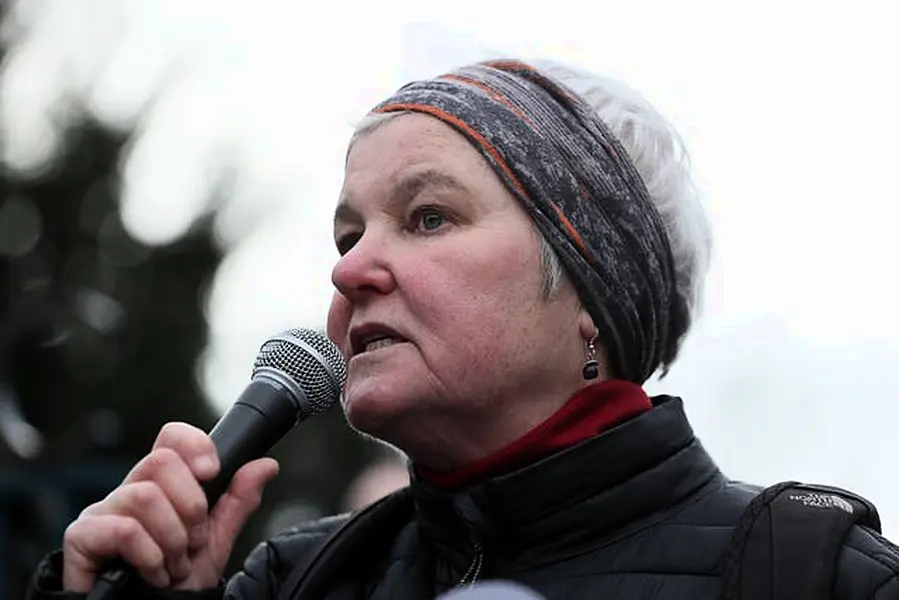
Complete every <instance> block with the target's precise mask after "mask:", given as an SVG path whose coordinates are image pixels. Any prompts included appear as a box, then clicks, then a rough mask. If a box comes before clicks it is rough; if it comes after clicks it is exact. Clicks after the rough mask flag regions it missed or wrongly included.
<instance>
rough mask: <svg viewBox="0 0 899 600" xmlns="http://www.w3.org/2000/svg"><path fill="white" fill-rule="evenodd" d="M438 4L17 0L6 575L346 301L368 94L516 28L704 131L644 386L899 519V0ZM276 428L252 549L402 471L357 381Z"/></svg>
mask: <svg viewBox="0 0 899 600" xmlns="http://www.w3.org/2000/svg"><path fill="white" fill-rule="evenodd" d="M422 4H427V3H414V2H406V1H400V2H398V3H393V4H392V5H391V8H390V9H389V10H385V9H380V8H378V7H377V5H371V4H370V3H361V2H360V3H355V4H354V3H353V2H350V3H339V4H331V5H326V4H322V5H321V6H317V7H316V8H315V10H314V11H313V10H312V9H310V8H309V7H308V6H306V5H304V4H303V3H298V2H285V1H283V0H281V1H278V0H257V1H256V2H255V3H252V4H250V3H247V2H237V1H235V0H219V1H217V2H212V1H210V0H194V1H185V0H80V1H75V0H18V1H10V0H6V1H5V2H3V3H2V4H0V7H2V8H0V11H2V16H0V18H2V25H0V53H2V61H0V65H2V66H0V132H2V138H0V139H2V148H0V151H2V153H0V159H2V160H0V168H2V182H0V185H2V186H3V187H2V189H0V596H2V597H9V598H18V597H21V596H22V590H23V588H24V585H25V581H26V578H27V576H28V574H29V573H30V572H31V570H32V569H33V567H34V565H35V564H36V563H37V562H38V560H39V559H40V557H41V556H42V555H43V554H44V553H45V552H47V551H49V550H51V549H53V548H55V547H57V546H58V545H59V543H60V539H61V535H62V532H63V530H64V528H65V526H66V525H67V524H68V522H69V521H71V520H72V519H73V518H74V517H75V516H77V514H78V512H79V511H80V510H81V509H82V508H83V507H84V506H85V505H87V504H89V503H91V502H94V501H96V500H98V499H100V498H102V497H103V496H104V495H105V494H106V493H108V491H109V490H110V489H111V488H112V487H114V486H115V485H116V484H117V483H118V481H119V480H120V479H121V478H122V476H123V475H124V474H125V473H126V472H127V470H128V469H129V468H130V466H131V465H132V464H133V463H134V462H135V461H136V460H137V459H138V458H140V457H141V456H142V455H144V454H145V453H146V451H147V450H148V449H149V447H150V445H151V444H152V441H153V439H154V437H155V435H156V433H157V431H158V429H159V427H160V426H161V425H162V424H163V423H165V422H167V421H170V420H181V421H187V422H190V423H193V424H195V425H197V426H200V427H203V428H209V427H211V425H212V424H213V423H214V422H215V420H216V419H217V418H218V417H219V416H220V415H221V413H222V412H223V411H224V410H225V409H226V408H227V407H228V406H230V404H231V403H232V402H233V400H234V399H235V398H236V396H237V395H238V394H239V392H240V391H241V390H242V389H243V387H244V386H245V384H246V382H247V380H248V377H249V369H250V366H251V364H252V361H253V358H254V357H255V355H256V351H257V349H258V348H259V345H260V344H261V343H262V341H264V340H265V338H267V337H268V336H270V335H272V334H273V333H276V332H277V331H280V330H283V329H286V328H288V327H294V326H299V327H312V328H319V327H322V326H323V325H324V318H325V313H326V309H327V304H328V302H329V300H330V295H331V289H332V288H331V285H330V280H329V272H330V269H331V266H332V264H333V262H334V260H335V259H336V256H337V255H336V252H335V251H334V249H333V243H332V241H331V230H330V215H331V211H332V210H333V207H334V204H335V202H336V197H337V192H338V190H339V187H340V184H341V175H342V165H343V154H344V151H345V147H346V143H347V141H348V139H349V136H350V134H351V132H352V125H353V123H354V122H355V120H356V119H358V118H359V117H361V116H362V115H363V114H364V113H365V112H366V111H367V109H368V108H370V107H371V106H372V105H374V104H375V103H376V102H377V101H378V100H380V99H382V98H383V97H384V96H385V95H386V94H389V93H390V92H391V91H393V90H394V89H395V88H396V87H398V86H399V85H401V84H402V83H405V82H406V81H408V80H410V79H413V78H418V77H427V76H432V75H436V74H438V73H440V72H441V71H444V70H446V69H449V68H452V67H453V66H457V65H460V64H464V63H467V62H470V61H472V60H480V59H485V58H490V57H497V56H510V55H514V56H519V57H523V58H535V57H538V58H552V59H556V60H560V61H563V62H566V61H567V62H569V63H572V64H574V65H576V66H579V67H582V68H586V69H588V70H592V71H596V72H600V73H604V74H607V75H611V76H614V77H619V78H621V79H623V80H624V81H626V82H627V83H628V84H629V85H631V86H632V87H634V88H636V89H637V90H639V91H640V92H641V93H643V94H644V95H645V96H646V97H647V98H648V99H649V100H650V101H651V102H652V103H653V104H655V105H656V106H657V107H658V108H659V109H660V110H661V111H662V112H663V113H664V114H665V115H666V116H667V117H668V118H669V119H670V120H671V121H672V122H673V123H674V124H675V126H676V127H677V128H678V129H679V130H680V132H681V133H682V135H683V136H684V138H685V141H686V143H687V146H688V148H689V150H690V152H691V154H692V157H693V165H694V173H695V178H696V182H697V185H698V186H699V188H700V190H701V191H702V193H703V195H704V197H705V200H706V202H707V205H708V207H709V211H710V214H711V216H712V218H713V221H714V225H715V231H716V248H715V259H714V264H713V268H712V272H711V275H710V279H709V284H708V287H707V294H706V300H705V312H704V317H703V318H702V320H701V321H700V322H699V323H698V324H697V326H696V329H695V331H694V333H693V334H692V336H691V337H690V338H689V340H688V342H687V345H686V346H685V348H684V352H683V355H682V358H681V359H680V360H679V362H678V364H677V365H676V366H675V368H674V369H673V370H672V372H671V374H670V375H669V376H668V377H667V378H665V379H664V380H662V381H653V382H651V384H650V386H649V387H650V390H651V391H652V392H654V393H655V392H666V393H671V394H675V395H680V396H682V397H684V398H685V402H686V405H687V410H688V412H689V414H690V417H691V420H692V421H693V424H694V427H695V429H696V430H697V433H698V434H699V436H700V437H701V438H702V439H703V440H704V442H705V444H706V445H707V446H708V447H709V449H710V450H711V451H712V453H713V454H714V456H715V457H716V458H717V459H718V460H719V462H720V464H721V466H722V468H723V469H724V470H725V471H726V472H727V473H728V474H729V475H731V476H732V477H735V478H738V479H744V480H750V481H754V482H757V483H762V484H768V483H773V482H775V481H778V480H782V479H801V480H807V481H817V482H823V483H829V484H833V485H838V486H843V487H848V488H852V489H854V490H856V491H858V492H860V493H862V494H864V495H866V496H868V497H869V498H871V499H872V500H873V501H874V502H875V503H876V504H877V505H878V506H879V507H880V510H881V513H882V519H883V523H884V529H885V533H886V534H887V535H889V536H892V537H893V538H894V539H895V538H896V537H897V536H899V483H897V481H896V479H895V477H893V473H894V471H895V469H894V460H895V456H896V450H895V445H896V444H895V442H894V439H895V433H894V431H895V421H894V419H896V418H897V417H899V408H897V406H896V395H897V392H896V389H897V383H899V369H897V366H896V365H897V364H899V313H897V310H896V306H897V300H899V298H897V286H896V276H895V273H896V267H895V263H896V260H897V258H899V253H897V250H896V247H895V243H896V242H895V240H896V237H897V231H896V217H897V215H899V209H897V200H899V198H897V187H896V185H895V182H894V179H893V178H894V174H895V162H896V159H897V151H896V149H895V148H896V143H895V140H896V139H897V138H899V113H897V110H896V108H895V107H896V106H899V86H896V85H895V84H894V81H893V79H894V78H895V74H894V73H895V61H896V58H895V57H896V56H899V40H897V39H896V37H895V36H894V35H893V32H892V31H891V29H890V23H891V22H892V21H891V19H889V18H887V14H886V11H887V10H888V9H887V8H886V7H885V6H884V5H885V3H881V4H878V3H875V2H873V1H871V2H866V1H865V0H862V1H860V2H853V3H851V5H850V4H848V3H843V4H827V5H826V6H823V5H822V4H821V3H813V2H799V1H795V0H792V1H791V0H787V1H778V2H774V1H773V0H762V1H761V2H756V3H753V4H752V5H751V6H750V5H747V6H738V5H735V4H732V3H723V2H712V1H711V0H709V1H702V0H688V1H686V2H679V3H666V2H662V1H658V2H651V1H649V0H637V1H633V2H626V3H625V2H619V3H611V2H598V3H589V5H585V4H584V3H582V2H577V1H574V0H557V1H556V2H553V3H552V5H551V7H548V6H538V5H534V8H533V10H531V11H529V10H522V8H521V5H520V4H516V5H513V4H511V3H505V2H494V3H484V2H471V1H469V0H459V1H457V2H454V4H453V10H452V11H451V14H447V12H446V10H445V9H446V7H443V6H434V7H429V6H422ZM587 6H589V13H585V12H584V11H585V10H587V8H586V7H587ZM891 73H893V74H892V75H891ZM275 455H276V456H277V457H278V458H279V459H280V461H281V465H282V471H281V475H280V476H279V477H278V478H277V480H276V481H275V482H274V483H273V484H272V486H271V487H270V489H269V491H268V492H267V494H266V498H265V503H264V505H263V507H262V509H261V510H260V511H259V512H258V513H257V515H256V516H255V517H254V519H253V520H252V521H251V523H250V525H249V526H248V528H247V529H246V530H245V532H244V534H243V535H242V536H241V539H240V542H239V547H238V548H237V549H236V551H235V553H234V557H235V560H233V561H232V563H233V564H232V565H231V567H230V569H231V570H233V569H235V568H237V567H238V566H239V561H240V559H242V558H243V556H245V554H246V553H247V552H248V551H249V550H250V549H251V548H252V546H253V545H255V543H256V542H258V541H259V540H260V539H261V538H263V537H264V536H266V535H268V534H270V533H272V532H274V531H277V530H279V529H281V528H283V527H285V526H287V525H289V524H291V523H295V522H297V521H299V520H302V519H306V518H312V517H315V516H319V515H322V514H329V513H333V512H336V511H340V510H344V509H346V508H348V507H350V506H358V505H360V504H364V503H365V502H368V501H369V500H370V499H371V498H373V497H376V496H377V495H378V494H380V493H383V492H384V491H385V490H389V489H391V488H393V487H395V486H398V485H402V483H403V477H404V475H403V473H402V471H401V470H398V468H397V465H398V458H397V457H396V456H395V455H393V454H392V453H391V452H390V451H388V450H386V449H384V448H381V447H379V446H376V445H375V444H373V443H371V442H369V441H367V440H364V439H362V438H361V437H359V436H357V435H355V434H353V433H352V432H351V431H350V430H349V428H348V427H347V426H346V423H345V422H344V419H343V416H342V414H340V412H339V411H338V410H334V411H331V412H330V413H328V414H327V415H326V416H325V417H322V418H319V419H317V420H316V421H315V422H314V424H312V423H310V424H307V425H305V426H304V427H303V428H302V431H301V432H297V435H293V436H289V437H288V438H287V439H285V440H284V441H283V442H282V443H281V444H280V445H279V446H278V447H277V450H276V452H275Z"/></svg>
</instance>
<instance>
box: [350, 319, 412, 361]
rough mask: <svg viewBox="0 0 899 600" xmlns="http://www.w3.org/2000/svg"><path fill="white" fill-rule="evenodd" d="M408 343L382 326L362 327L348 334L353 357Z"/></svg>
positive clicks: (394, 332)
mask: <svg viewBox="0 0 899 600" xmlns="http://www.w3.org/2000/svg"><path fill="white" fill-rule="evenodd" d="M408 341H409V340H407V339H405V338H404V337H403V336H401V335H400V334H399V333H397V332H396V331H394V330H392V329H390V328H389V327H386V326H383V325H363V326H361V327H359V328H357V329H356V330H354V331H351V333H350V343H351V346H352V350H353V355H354V356H355V355H359V354H365V353H368V352H375V351H377V350H381V349H382V348H387V347H389V346H393V345H395V344H401V343H403V342H408Z"/></svg>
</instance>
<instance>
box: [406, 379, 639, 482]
mask: <svg viewBox="0 0 899 600" xmlns="http://www.w3.org/2000/svg"><path fill="white" fill-rule="evenodd" d="M651 408H652V402H651V401H650V399H649V396H647V395H646V392H645V391H643V388H641V387H640V386H638V385H636V384H634V383H630V382H628V381H620V380H609V381H603V382H600V383H595V384H593V385H591V386H588V387H585V388H583V389H582V390H580V391H578V392H577V393H576V394H575V395H574V396H572V397H571V399H570V400H569V401H568V402H566V403H565V404H564V405H563V406H562V408H560V409H559V410H558V411H557V412H556V413H555V414H554V415H552V416H551V417H550V418H549V419H547V420H546V421H544V422H543V423H541V424H540V425H538V426H537V427H535V428H534V429H532V430H531V431H530V432H529V433H527V434H525V435H524V437H521V438H519V439H518V440H516V441H514V442H512V443H511V444H509V445H508V446H506V447H505V448H502V449H500V450H498V451H497V452H495V453H494V454H492V455H490V456H488V457H486V458H484V459H482V460H479V461H477V462H475V463H473V464H470V465H467V466H464V467H461V468H459V469H454V470H451V471H430V470H428V469H425V468H422V467H416V470H417V472H418V474H419V475H420V476H421V478H422V479H424V480H425V481H428V482H429V483H431V484H433V485H435V486H437V487H440V488H443V489H460V488H462V487H466V486H468V485H471V484H473V483H476V482H478V481H483V480H485V479H489V478H490V477H495V476H497V475H501V474H503V473H509V472H512V471H514V470H516V469H519V468H521V467H524V466H526V465H529V464H531V463H534V462H537V461H538V460H540V459H543V458H546V457H547V456H549V455H551V454H555V453H556V452H558V451H560V450H564V449H565V448H570V447H571V446H574V445H575V444H577V443H579V442H583V441H585V440H587V439H589V438H592V437H594V436H596V435H598V434H600V433H602V432H604V431H607V430H609V429H611V428H612V427H614V426H615V425H618V424H619V423H621V422H622V421H626V420H627V419H630V418H632V417H635V416H637V415H639V414H641V413H643V412H646V411H648V410H649V409H651Z"/></svg>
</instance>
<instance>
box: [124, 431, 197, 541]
mask: <svg viewBox="0 0 899 600" xmlns="http://www.w3.org/2000/svg"><path fill="white" fill-rule="evenodd" d="M142 482H152V483H153V484H154V485H155V486H157V487H158V488H159V489H160V490H161V491H162V492H163V494H164V497H165V501H166V502H167V503H171V505H172V506H173V507H174V509H175V512H177V513H178V516H179V517H180V518H181V520H182V521H183V523H184V525H185V526H186V527H187V528H188V529H189V528H191V527H193V526H195V525H198V524H200V523H202V522H203V521H205V520H206V513H207V511H208V510H209V507H208V502H207V500H206V494H205V493H204V492H203V488H202V487H201V486H200V483H199V482H198V481H197V478H196V475H195V474H194V472H193V471H192V470H191V468H190V466H188V465H187V463H185V462H184V459H183V457H182V456H181V455H179V454H178V453H177V452H176V451H175V450H173V449H171V448H157V449H156V450H153V451H152V452H151V453H150V454H148V455H147V456H145V457H144V458H143V459H142V460H141V461H140V462H139V463H138V464H137V465H136V466H135V467H134V469H132V471H131V473H129V475H128V477H127V478H126V484H124V485H122V486H120V488H118V490H116V491H114V492H113V494H110V497H112V496H113V495H116V494H118V493H119V490H124V489H127V488H128V487H129V486H131V485H134V484H138V483H142ZM141 489H142V488H141ZM138 493H140V489H139V491H138ZM147 493H151V492H149V491H147ZM136 500H137V501H138V502H140V501H143V500H144V498H142V497H140V496H139V497H137V498H136ZM116 508H117V510H116V511H114V512H127V513H128V514H134V513H133V512H132V511H131V510H128V509H127V507H125V506H123V505H122V504H121V503H118V502H117V503H116Z"/></svg>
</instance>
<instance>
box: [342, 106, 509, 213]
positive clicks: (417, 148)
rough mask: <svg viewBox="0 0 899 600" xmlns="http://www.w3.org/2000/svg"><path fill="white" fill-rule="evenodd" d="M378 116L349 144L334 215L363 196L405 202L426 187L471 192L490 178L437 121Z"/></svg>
mask: <svg viewBox="0 0 899 600" xmlns="http://www.w3.org/2000/svg"><path fill="white" fill-rule="evenodd" d="M381 117H382V118H377V119H374V120H372V121H371V122H370V123H369V124H368V125H367V126H363V127H361V128H360V129H359V130H358V131H357V134H356V135H354V136H353V139H352V140H351V142H350V146H349V149H348V151H347V158H346V165H345V171H344V181H343V186H342V188H341V192H340V198H339V201H338V206H337V209H336V216H337V217H340V216H341V215H343V214H345V213H346V212H347V210H348V207H352V206H353V205H355V204H357V203H359V202H360V201H362V196H363V195H372V194H374V195H377V194H381V195H385V194H386V195H390V196H396V197H398V198H409V197H413V196H415V195H416V194H418V193H421V192H422V191H423V190H425V189H440V190H446V191H455V192H460V193H465V194H473V193H474V192H475V191H476V190H477V189H478V188H479V187H483V186H484V185H485V180H486V179H495V174H494V172H493V170H492V169H491V168H490V166H489V165H488V164H487V162H486V161H485V160H484V159H483V157H482V156H481V154H480V153H479V152H478V151H477V149H476V148H475V147H474V146H473V145H472V144H471V143H470V142H469V141H468V140H467V139H465V137H464V136H462V135H461V134H459V133H458V132H456V131H455V130H454V129H453V128H452V127H450V126H449V125H447V124H445V123H443V122H441V121H440V120H438V119H435V118H433V117H430V116H428V115H421V114H415V113H394V114H392V115H391V116H390V117H389V118H383V116H381ZM495 183H497V184H498V183H499V181H498V180H496V182H495Z"/></svg>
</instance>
